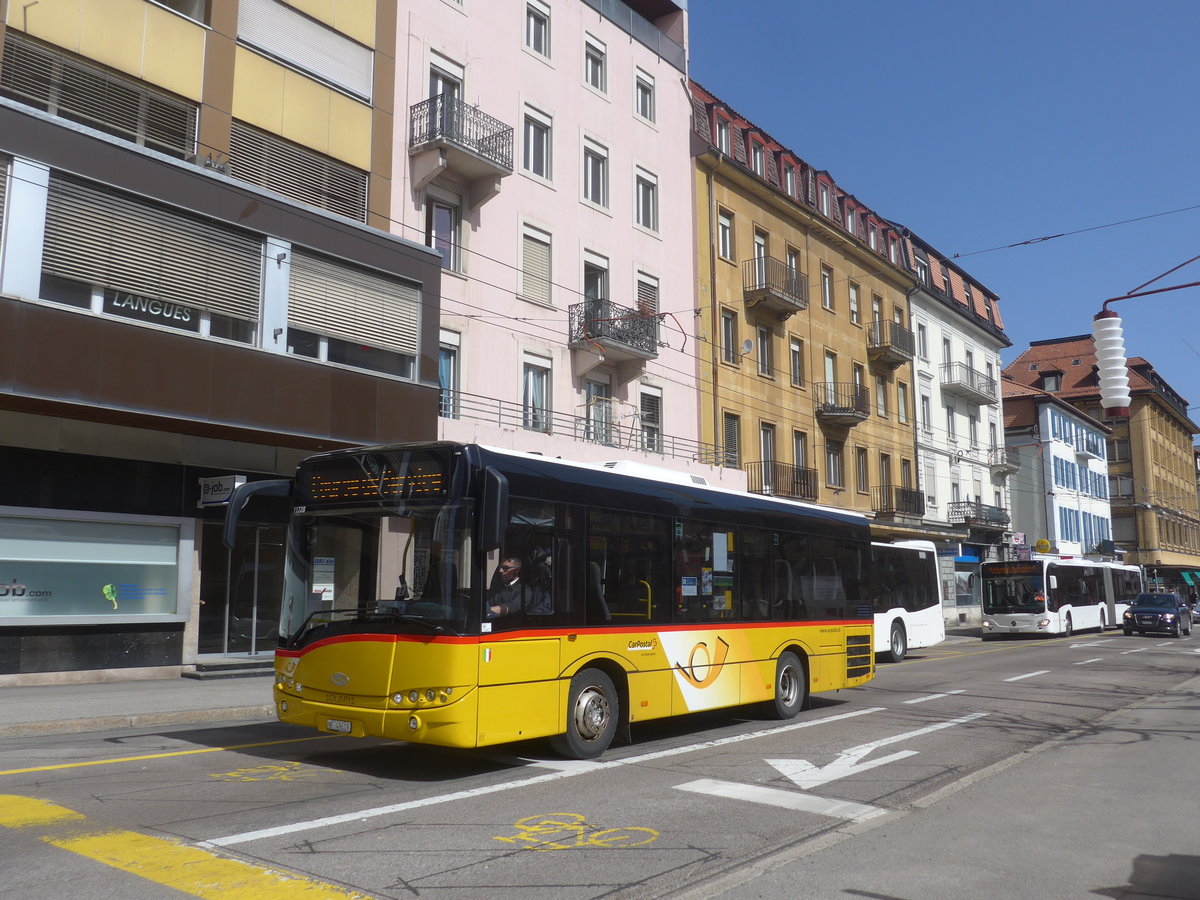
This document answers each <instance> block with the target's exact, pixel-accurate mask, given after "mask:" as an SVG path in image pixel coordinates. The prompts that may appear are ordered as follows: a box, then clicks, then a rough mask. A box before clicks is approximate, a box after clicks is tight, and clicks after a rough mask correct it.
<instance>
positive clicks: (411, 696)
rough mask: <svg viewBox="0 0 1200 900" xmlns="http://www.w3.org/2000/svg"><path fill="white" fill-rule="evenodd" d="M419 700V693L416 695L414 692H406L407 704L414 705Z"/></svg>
mask: <svg viewBox="0 0 1200 900" xmlns="http://www.w3.org/2000/svg"><path fill="white" fill-rule="evenodd" d="M420 699H421V695H420V694H419V693H417V692H416V691H409V692H408V702H409V703H416V702H417V701H418V700H420Z"/></svg>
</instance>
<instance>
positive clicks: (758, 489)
mask: <svg viewBox="0 0 1200 900" xmlns="http://www.w3.org/2000/svg"><path fill="white" fill-rule="evenodd" d="M742 468H743V469H745V470H746V490H748V491H749V492H750V493H752V494H771V495H772V496H775V497H791V498H793V499H795V500H816V499H817V496H818V492H819V490H820V489H819V486H818V482H817V470H816V469H806V468H803V467H802V466H793V465H791V464H789V463H781V462H776V461H775V460H765V461H761V462H748V463H746V464H745V465H744V466H743V467H742Z"/></svg>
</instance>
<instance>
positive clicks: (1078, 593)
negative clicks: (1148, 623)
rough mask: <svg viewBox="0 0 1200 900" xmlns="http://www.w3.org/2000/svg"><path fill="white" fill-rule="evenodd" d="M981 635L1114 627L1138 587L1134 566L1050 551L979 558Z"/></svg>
mask: <svg viewBox="0 0 1200 900" xmlns="http://www.w3.org/2000/svg"><path fill="white" fill-rule="evenodd" d="M981 574H982V576H983V638H984V640H987V639H988V638H991V637H996V636H998V635H1002V634H1062V635H1067V636H1070V635H1071V633H1072V632H1075V631H1080V630H1084V629H1096V630H1099V631H1103V630H1104V629H1105V628H1109V627H1112V628H1116V627H1118V626H1119V625H1120V624H1121V617H1122V616H1123V615H1124V614H1125V610H1126V609H1128V608H1129V601H1130V600H1131V599H1133V598H1134V597H1136V596H1137V595H1138V594H1139V593H1141V590H1142V573H1141V570H1139V569H1138V567H1137V566H1127V565H1122V564H1120V563H1115V562H1099V561H1096V560H1089V559H1077V558H1067V559H1061V558H1059V557H1056V556H1034V557H1033V558H1032V559H1024V560H1012V561H1010V562H995V563H984V564H983V566H982V570H981Z"/></svg>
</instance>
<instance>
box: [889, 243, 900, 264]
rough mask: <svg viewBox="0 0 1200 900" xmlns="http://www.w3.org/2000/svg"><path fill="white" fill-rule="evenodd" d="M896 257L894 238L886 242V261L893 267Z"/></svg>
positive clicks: (897, 253)
mask: <svg viewBox="0 0 1200 900" xmlns="http://www.w3.org/2000/svg"><path fill="white" fill-rule="evenodd" d="M898 257H899V246H898V243H897V241H896V239H895V238H891V239H890V240H889V241H888V260H889V261H890V262H891V263H892V265H895V264H896V260H897V259H898Z"/></svg>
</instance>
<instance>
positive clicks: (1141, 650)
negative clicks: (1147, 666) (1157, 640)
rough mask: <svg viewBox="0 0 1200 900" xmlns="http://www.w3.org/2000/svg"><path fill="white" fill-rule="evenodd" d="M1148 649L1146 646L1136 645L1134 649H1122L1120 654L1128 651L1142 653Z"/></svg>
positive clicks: (1123, 654)
mask: <svg viewBox="0 0 1200 900" xmlns="http://www.w3.org/2000/svg"><path fill="white" fill-rule="evenodd" d="M1148 649H1149V648H1148V647H1138V648H1137V649H1136V650H1122V651H1121V655H1122V656H1125V655H1126V654H1128V653H1144V652H1146V650H1148Z"/></svg>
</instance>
